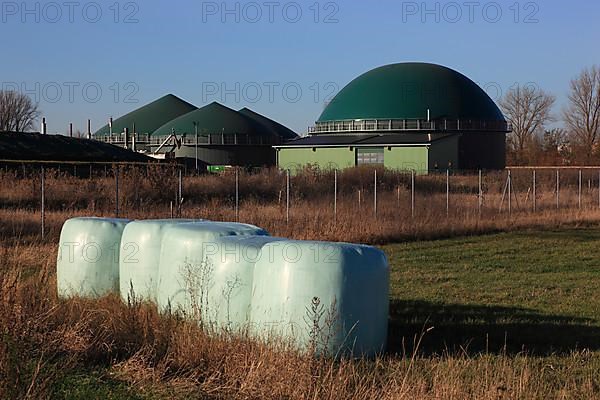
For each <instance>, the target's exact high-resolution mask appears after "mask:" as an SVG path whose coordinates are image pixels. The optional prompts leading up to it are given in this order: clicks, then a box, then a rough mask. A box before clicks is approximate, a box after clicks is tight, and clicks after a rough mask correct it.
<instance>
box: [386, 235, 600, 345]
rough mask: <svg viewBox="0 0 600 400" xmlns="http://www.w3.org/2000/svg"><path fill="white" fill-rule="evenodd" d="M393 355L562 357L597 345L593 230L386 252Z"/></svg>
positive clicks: (599, 247)
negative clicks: (411, 343)
mask: <svg viewBox="0 0 600 400" xmlns="http://www.w3.org/2000/svg"><path fill="white" fill-rule="evenodd" d="M383 249H384V250H385V252H386V254H387V255H388V257H389V261H390V265H391V288H390V290H391V317H390V318H391V320H390V322H391V326H390V350H392V351H400V350H401V347H402V346H401V342H402V340H401V339H402V337H404V338H405V339H406V338H411V337H414V335H417V334H419V333H420V332H421V331H422V329H423V327H424V326H426V327H431V326H433V327H434V329H433V330H432V331H431V332H429V333H428V334H427V335H426V337H425V340H424V344H423V349H424V350H426V351H430V352H434V353H438V352H442V351H445V350H456V349H460V350H461V351H463V350H464V349H468V350H471V351H474V352H479V351H482V350H490V351H498V350H504V345H505V344H506V349H505V350H507V351H522V350H525V351H527V352H529V353H535V354H549V353H560V352H562V351H565V352H566V351H569V350H574V349H578V348H581V347H586V348H592V349H596V348H599V347H600V295H599V291H600V257H599V256H598V251H600V230H596V229H582V230H565V231H556V232H537V231H532V232H518V233H502V234H496V235H485V236H477V237H469V238H456V239H446V240H437V241H427V242H414V243H405V244H394V245H388V246H385V247H384V248H383Z"/></svg>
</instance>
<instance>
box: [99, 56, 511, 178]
mask: <svg viewBox="0 0 600 400" xmlns="http://www.w3.org/2000/svg"><path fill="white" fill-rule="evenodd" d="M510 131H511V127H510V125H509V123H508V122H507V121H506V119H505V118H504V116H503V114H502V112H501V111H500V109H499V108H498V106H497V105H496V104H495V103H494V101H493V100H492V99H491V98H490V97H489V96H488V95H487V94H486V93H485V91H484V90H483V89H481V88H480V87H479V86H478V85H477V84H476V83H475V82H473V81H472V80H471V79H469V78H468V77H466V76H465V75H463V74H461V73H459V72H457V71H455V70H452V69H450V68H447V67H444V66H440V65H436V64H428V63H398V64H391V65H386V66H382V67H379V68H376V69H373V70H371V71H368V72H366V73H365V74H363V75H361V76H359V77H358V78H356V79H354V80H353V81H352V82H350V83H349V84H348V85H346V86H345V87H344V88H343V89H342V90H341V91H340V92H339V93H338V94H337V95H336V96H335V97H334V98H333V100H332V101H331V102H330V103H329V104H328V105H327V107H326V108H325V109H324V111H323V113H322V114H321V116H320V117H319V118H318V119H317V121H316V123H315V125H314V126H312V127H310V128H309V129H308V132H306V133H304V135H303V136H302V137H299V136H297V135H296V133H294V132H292V131H291V130H290V129H288V128H286V127H285V126H283V125H281V124H279V123H277V122H275V121H273V120H271V119H269V118H267V117H265V116H262V115H260V114H257V113H255V112H253V111H251V110H249V109H247V108H244V109H241V110H239V111H235V110H232V109H229V108H227V107H225V106H223V105H220V104H218V103H212V104H209V105H207V106H205V107H203V108H199V109H198V108H196V107H195V106H193V105H191V104H189V103H187V102H185V101H183V100H181V99H179V98H177V97H175V96H173V95H168V96H166V97H163V98H161V99H159V100H157V101H155V102H153V103H151V104H149V105H146V106H144V107H142V108H140V109H138V110H135V111H133V112H131V113H129V114H127V115H125V116H123V117H121V118H119V119H117V120H115V121H114V122H111V123H110V124H109V125H107V126H105V127H103V128H102V129H100V130H99V131H98V132H96V138H97V139H99V140H104V141H107V142H110V143H113V144H117V145H121V146H125V147H131V148H133V149H135V150H136V151H142V152H146V153H148V154H150V155H152V156H154V157H157V158H192V159H194V158H195V159H197V160H198V162H200V163H202V165H206V166H208V167H209V168H210V167H218V166H248V167H249V166H269V165H274V164H277V165H278V166H279V167H280V168H282V169H289V170H292V171H293V170H298V169H302V168H304V167H307V166H309V165H310V166H313V167H317V168H319V169H344V168H351V167H355V166H360V165H371V166H383V167H385V168H388V169H395V170H412V171H418V172H422V173H427V172H432V171H436V170H447V169H461V170H475V169H503V168H504V167H505V158H506V157H505V142H506V134H507V133H509V132H510ZM115 132H118V133H115ZM130 132H131V133H130Z"/></svg>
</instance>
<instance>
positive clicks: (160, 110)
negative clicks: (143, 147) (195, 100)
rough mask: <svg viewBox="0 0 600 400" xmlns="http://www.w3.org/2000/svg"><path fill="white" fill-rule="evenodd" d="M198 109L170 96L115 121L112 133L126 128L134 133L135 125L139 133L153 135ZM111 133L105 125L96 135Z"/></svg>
mask: <svg viewBox="0 0 600 400" xmlns="http://www.w3.org/2000/svg"><path fill="white" fill-rule="evenodd" d="M196 109H197V107H196V106H194V105H192V104H190V103H188V102H187V101H184V100H182V99H180V98H179V97H177V96H174V95H172V94H168V95H166V96H164V97H161V98H160V99H158V100H156V101H153V102H152V103H150V104H146V105H145V106H143V107H140V108H138V109H137V110H134V111H132V112H130V113H129V114H126V115H124V116H122V117H120V118H117V119H116V120H114V121H113V128H112V132H113V133H114V134H115V133H121V132H123V131H124V130H125V128H128V129H129V131H130V132H133V126H134V124H135V130H136V131H137V133H142V134H144V133H152V132H154V131H155V130H156V129H157V128H159V127H160V126H162V125H163V124H165V123H166V122H168V121H171V120H172V119H174V118H177V117H179V116H180V115H184V114H187V113H189V112H190V111H193V110H196ZM109 131H110V130H109V127H108V125H105V126H103V127H102V128H100V129H99V130H98V131H97V132H96V135H108V133H109Z"/></svg>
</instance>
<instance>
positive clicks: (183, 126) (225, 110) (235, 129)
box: [153, 102, 270, 136]
mask: <svg viewBox="0 0 600 400" xmlns="http://www.w3.org/2000/svg"><path fill="white" fill-rule="evenodd" d="M194 123H197V124H198V133H200V134H205V133H210V134H221V133H222V134H225V135H231V134H241V135H246V134H247V135H261V134H266V136H269V134H270V131H267V130H265V129H263V128H262V127H261V126H260V125H259V124H258V123H257V122H255V121H254V120H252V119H251V118H248V117H246V116H245V115H243V114H240V113H239V112H237V111H235V110H232V109H231V108H229V107H225V106H224V105H221V104H219V103H216V102H214V103H211V104H209V105H207V106H204V107H202V108H199V109H197V110H195V111H192V112H189V113H187V114H185V115H182V116H181V117H179V118H175V119H174V120H172V121H169V122H167V123H166V124H164V125H163V126H161V127H160V128H158V129H157V130H156V131H154V133H153V134H154V135H158V136H165V135H170V134H171V132H172V131H173V130H175V133H177V134H183V133H187V134H193V133H195V128H194Z"/></svg>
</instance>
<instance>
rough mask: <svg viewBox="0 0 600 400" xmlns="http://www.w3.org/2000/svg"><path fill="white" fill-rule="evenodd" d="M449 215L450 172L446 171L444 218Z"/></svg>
mask: <svg viewBox="0 0 600 400" xmlns="http://www.w3.org/2000/svg"><path fill="white" fill-rule="evenodd" d="M449 215H450V170H449V169H447V170H446V217H448V216H449Z"/></svg>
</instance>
